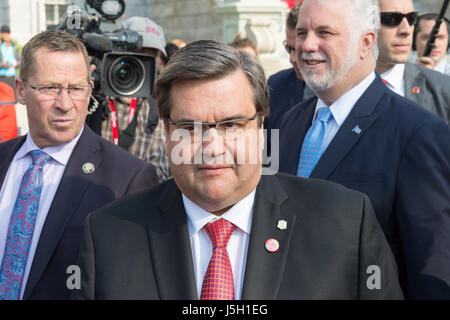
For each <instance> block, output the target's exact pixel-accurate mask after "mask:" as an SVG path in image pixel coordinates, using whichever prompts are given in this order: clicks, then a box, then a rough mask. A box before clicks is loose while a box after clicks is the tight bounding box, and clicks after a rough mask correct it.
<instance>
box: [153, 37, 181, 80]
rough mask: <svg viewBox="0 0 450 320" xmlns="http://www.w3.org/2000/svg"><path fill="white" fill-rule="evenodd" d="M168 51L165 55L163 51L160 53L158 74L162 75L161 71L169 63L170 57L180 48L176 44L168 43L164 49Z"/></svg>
mask: <svg viewBox="0 0 450 320" xmlns="http://www.w3.org/2000/svg"><path fill="white" fill-rule="evenodd" d="M164 49H165V50H166V54H163V53H162V51H160V52H159V53H158V57H157V59H156V61H157V62H158V72H159V73H161V71H162V70H163V69H164V67H165V66H166V64H167V63H168V62H169V59H170V57H171V56H172V55H173V54H174V53H175V52H177V51H178V50H179V48H178V46H177V45H176V44H174V43H168V44H166V46H165V47H164Z"/></svg>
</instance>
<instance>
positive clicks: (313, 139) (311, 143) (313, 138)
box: [297, 107, 333, 178]
mask: <svg viewBox="0 0 450 320" xmlns="http://www.w3.org/2000/svg"><path fill="white" fill-rule="evenodd" d="M332 116H333V115H332V114H331V112H330V108H327V107H324V108H320V109H319V110H318V111H317V119H316V121H314V124H313V125H312V127H311V128H309V130H308V132H307V133H306V136H305V139H304V140H303V145H302V151H301V153H300V160H299V162H298V168H297V176H299V177H304V178H308V177H309V175H310V174H311V172H312V171H313V169H314V167H315V166H316V164H317V162H318V161H319V159H320V156H321V155H322V152H323V151H324V150H323V142H324V138H325V131H326V125H327V122H328V121H329V120H330V119H331V117H332Z"/></svg>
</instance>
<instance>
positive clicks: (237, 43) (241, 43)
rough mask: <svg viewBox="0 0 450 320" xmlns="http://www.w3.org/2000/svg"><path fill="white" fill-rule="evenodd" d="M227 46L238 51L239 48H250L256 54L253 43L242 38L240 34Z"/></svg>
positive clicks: (256, 50)
mask: <svg viewBox="0 0 450 320" xmlns="http://www.w3.org/2000/svg"><path fill="white" fill-rule="evenodd" d="M229 45H230V46H232V47H233V48H236V49H238V50H239V49H241V48H245V47H250V48H252V49H253V50H254V51H255V53H256V54H258V49H256V45H255V43H254V42H253V41H252V40H251V39H249V38H242V37H241V34H240V33H238V34H237V35H236V36H235V37H234V39H233V41H232V42H230V43H229Z"/></svg>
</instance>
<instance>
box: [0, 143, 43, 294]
mask: <svg viewBox="0 0 450 320" xmlns="http://www.w3.org/2000/svg"><path fill="white" fill-rule="evenodd" d="M31 159H32V161H33V163H32V164H31V165H30V167H29V168H28V170H27V171H26V172H25V174H24V175H23V178H22V183H21V184H20V188H19V192H18V194H17V199H16V202H15V204H14V209H13V212H12V214H11V218H10V220H9V227H8V234H7V236H6V244H5V251H4V253H3V259H2V265H1V269H0V300H17V299H19V297H20V287H21V285H22V279H23V275H24V271H25V266H26V263H27V256H28V251H29V249H30V242H31V238H32V236H33V230H34V224H35V222H36V216H37V213H38V208H39V199H40V197H41V191H42V184H43V181H42V175H43V170H42V169H43V167H44V165H45V164H46V163H47V162H48V161H49V160H50V156H49V155H48V154H46V153H45V152H43V151H41V150H34V151H31Z"/></svg>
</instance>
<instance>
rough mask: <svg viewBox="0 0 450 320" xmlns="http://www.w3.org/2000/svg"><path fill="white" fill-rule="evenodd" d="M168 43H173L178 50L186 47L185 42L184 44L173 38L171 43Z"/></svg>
mask: <svg viewBox="0 0 450 320" xmlns="http://www.w3.org/2000/svg"><path fill="white" fill-rule="evenodd" d="M170 43H173V44H174V45H176V46H177V47H178V48H180V49H181V48H184V47H185V46H186V42H184V41H183V40H181V39H178V38H175V39H173V40H172V41H170Z"/></svg>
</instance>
